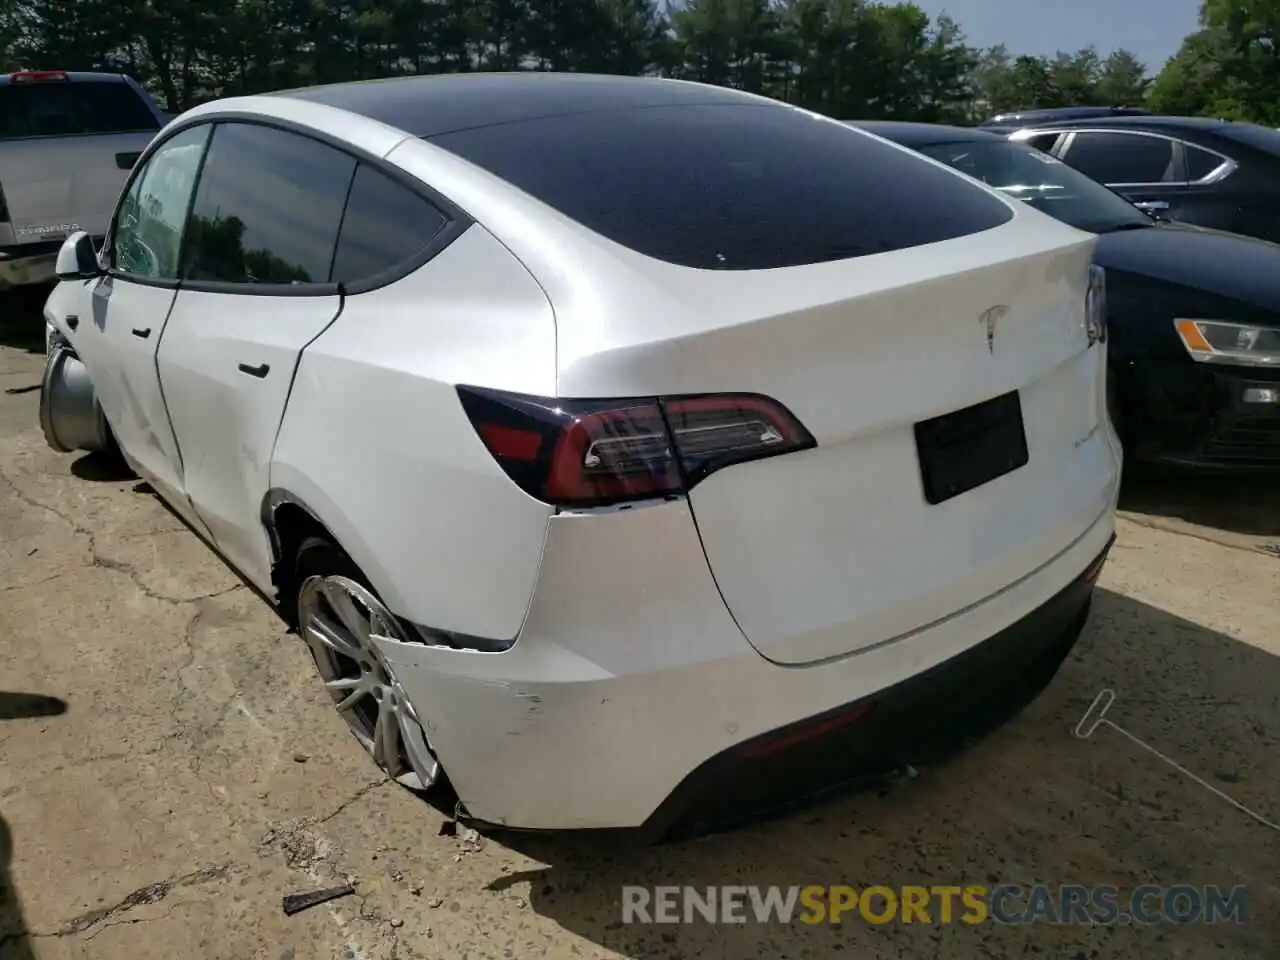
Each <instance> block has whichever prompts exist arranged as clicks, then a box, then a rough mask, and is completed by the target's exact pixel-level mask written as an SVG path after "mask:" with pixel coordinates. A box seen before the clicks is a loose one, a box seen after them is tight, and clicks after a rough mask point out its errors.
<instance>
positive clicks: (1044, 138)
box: [1022, 132, 1061, 153]
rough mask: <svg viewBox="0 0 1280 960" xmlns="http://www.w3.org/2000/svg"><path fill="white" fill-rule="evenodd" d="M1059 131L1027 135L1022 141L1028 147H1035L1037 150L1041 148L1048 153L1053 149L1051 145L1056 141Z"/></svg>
mask: <svg viewBox="0 0 1280 960" xmlns="http://www.w3.org/2000/svg"><path fill="white" fill-rule="evenodd" d="M1060 136H1061V134H1060V133H1056V132H1055V133H1037V134H1036V135H1035V136H1034V137H1027V139H1025V140H1023V141H1022V142H1023V143H1025V144H1026V145H1027V146H1029V147H1035V148H1036V149H1037V150H1043V151H1044V152H1045V153H1048V152H1049V151H1050V150H1052V149H1053V145H1054V144H1055V143H1057V142H1058V137H1060Z"/></svg>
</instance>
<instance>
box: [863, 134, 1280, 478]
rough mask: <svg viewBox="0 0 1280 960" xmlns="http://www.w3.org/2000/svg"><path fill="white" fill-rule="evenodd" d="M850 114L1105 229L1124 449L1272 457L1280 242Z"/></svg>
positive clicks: (1180, 455) (1012, 156) (1274, 462)
mask: <svg viewBox="0 0 1280 960" xmlns="http://www.w3.org/2000/svg"><path fill="white" fill-rule="evenodd" d="M856 126H859V127H861V128H862V129H864V130H867V131H868V132H870V133H874V134H876V135H878V136H881V137H884V138H885V139H887V140H892V141H894V142H896V143H899V144H902V145H903V146H906V147H909V148H911V149H913V150H917V151H919V152H921V153H924V154H926V155H927V156H930V157H932V158H934V159H935V160H939V161H941V162H942V163H945V164H947V165H948V166H951V167H954V168H956V169H958V170H960V171H962V172H964V173H967V174H968V175H969V176H972V177H974V178H976V179H978V180H982V181H983V182H985V183H987V184H988V185H990V186H993V187H996V188H997V189H999V190H1001V191H1003V192H1005V193H1007V194H1009V195H1011V196H1014V197H1017V198H1019V199H1021V200H1025V201H1026V202H1027V203H1029V204H1030V205H1031V206H1033V207H1036V208H1037V209H1040V210H1042V211H1044V212H1045V213H1048V214H1050V215H1051V216H1054V217H1056V218H1057V219H1059V220H1062V221H1064V222H1066V223H1069V224H1071V225H1072V226H1074V227H1078V228H1079V229H1082V230H1087V231H1088V232H1090V233H1096V234H1099V239H1098V246H1097V249H1096V251H1095V253H1094V260H1095V262H1096V263H1097V264H1099V265H1100V266H1102V267H1104V268H1105V269H1106V275H1107V280H1106V291H1107V316H1108V341H1109V345H1108V350H1109V358H1110V367H1111V369H1110V377H1109V384H1108V389H1109V394H1110V396H1109V405H1110V407H1111V413H1112V419H1113V421H1114V422H1115V424H1116V429H1117V431H1118V432H1119V433H1120V435H1121V439H1122V440H1123V441H1124V444H1125V449H1126V452H1127V453H1128V454H1129V455H1130V456H1131V457H1133V458H1136V459H1139V460H1156V461H1162V462H1165V463H1176V464H1181V465H1186V466H1196V467H1201V468H1219V469H1268V468H1269V469H1280V245H1276V244H1272V243H1267V242H1265V241H1262V240H1256V239H1253V238H1250V237H1242V236H1238V235H1235V234H1230V233H1222V232H1218V231H1213V230H1206V229H1203V228H1199V227H1194V226H1190V225H1187V224H1177V223H1171V222H1168V221H1161V220H1157V219H1155V218H1153V217H1152V216H1150V215H1148V214H1146V213H1144V212H1142V211H1141V210H1138V209H1137V208H1135V207H1134V206H1133V205H1132V204H1130V203H1128V202H1127V201H1125V200H1124V199H1123V198H1121V197H1119V196H1117V195H1116V194H1115V193H1112V192H1111V191H1110V190H1108V189H1107V188H1106V187H1104V186H1102V185H1101V184H1098V183H1095V182H1094V181H1092V180H1090V179H1089V178H1088V177H1086V176H1084V175H1083V174H1081V173H1078V172H1076V171H1075V170H1073V169H1072V168H1071V167H1068V166H1067V165H1066V164H1064V163H1062V162H1061V161H1059V160H1056V159H1054V158H1053V157H1051V156H1048V155H1046V154H1044V153H1042V152H1040V151H1038V150H1035V149H1032V148H1030V147H1026V146H1023V145H1021V144H1018V143H1012V142H1010V141H1008V140H1006V139H1004V138H1002V137H999V136H996V135H993V134H990V133H985V132H983V131H981V130H977V129H965V128H959V127H945V126H939V125H933V124H915V123H892V122H866V123H857V124H856Z"/></svg>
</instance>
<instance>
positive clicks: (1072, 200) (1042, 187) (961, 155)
mask: <svg viewBox="0 0 1280 960" xmlns="http://www.w3.org/2000/svg"><path fill="white" fill-rule="evenodd" d="M918 149H919V150H920V152H921V153H924V154H926V155H928V156H930V157H933V158H934V159H935V160H939V161H941V162H942V163H945V164H947V166H949V167H954V168H955V169H957V170H961V171H963V172H964V173H967V174H968V175H969V176H971V177H973V178H974V179H975V180H981V181H982V182H983V183H986V184H987V185H988V186H991V187H994V188H995V189H997V190H1000V191H1002V192H1004V193H1007V194H1008V195H1009V196H1011V197H1016V198H1017V199H1019V200H1025V201H1026V202H1027V203H1028V204H1030V205H1031V206H1033V207H1035V208H1036V209H1038V210H1042V211H1044V212H1045V213H1047V214H1049V215H1050V216H1051V217H1055V218H1057V219H1058V220H1061V221H1063V222H1064V223H1069V224H1070V225H1071V226H1073V227H1076V228H1077V229H1080V230H1086V231H1088V232H1089V233H1109V232H1111V231H1112V230H1117V229H1121V228H1126V229H1127V228H1129V227H1130V226H1134V227H1148V226H1150V225H1151V218H1150V217H1148V216H1146V215H1145V214H1143V213H1141V212H1140V211H1139V210H1138V209H1137V208H1136V207H1134V206H1133V205H1132V204H1131V203H1129V202H1128V201H1127V200H1124V199H1122V198H1121V197H1119V196H1117V195H1116V194H1114V193H1112V192H1111V191H1110V190H1108V189H1107V188H1106V187H1104V186H1103V185H1102V184H1100V183H1096V182H1094V181H1093V180H1090V179H1089V178H1088V177H1086V176H1085V175H1084V174H1082V173H1080V172H1079V171H1078V170H1073V169H1072V168H1071V167H1069V166H1067V165H1066V164H1065V163H1063V162H1062V161H1061V160H1056V159H1054V158H1053V157H1051V156H1049V155H1048V154H1046V153H1041V152H1040V151H1039V150H1035V149H1033V148H1031V147H1025V146H1023V145H1021V144H1018V143H1011V142H1009V141H1008V140H996V139H995V138H991V139H986V140H980V141H978V140H973V141H961V142H957V143H935V144H930V145H928V146H922V147H919V148H918Z"/></svg>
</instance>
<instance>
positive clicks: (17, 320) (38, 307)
mask: <svg viewBox="0 0 1280 960" xmlns="http://www.w3.org/2000/svg"><path fill="white" fill-rule="evenodd" d="M52 289H53V285H52V284H41V285H39V286H31V287H19V288H17V289H13V290H4V291H0V344H3V345H4V346H6V347H16V348H17V349H19V350H26V351H27V352H28V353H44V348H45V343H44V302H45V300H47V299H48V298H49V291H51V290H52Z"/></svg>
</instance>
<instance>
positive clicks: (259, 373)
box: [240, 363, 271, 379]
mask: <svg viewBox="0 0 1280 960" xmlns="http://www.w3.org/2000/svg"><path fill="white" fill-rule="evenodd" d="M240 372H241V373H247V374H248V375H249V376H251V377H257V378H258V379H262V378H263V377H265V376H266V375H267V374H268V373H270V372H271V367H269V366H268V365H267V364H265V363H260V364H258V365H257V366H256V367H255V366H253V365H252V364H248V363H242V364H240Z"/></svg>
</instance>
